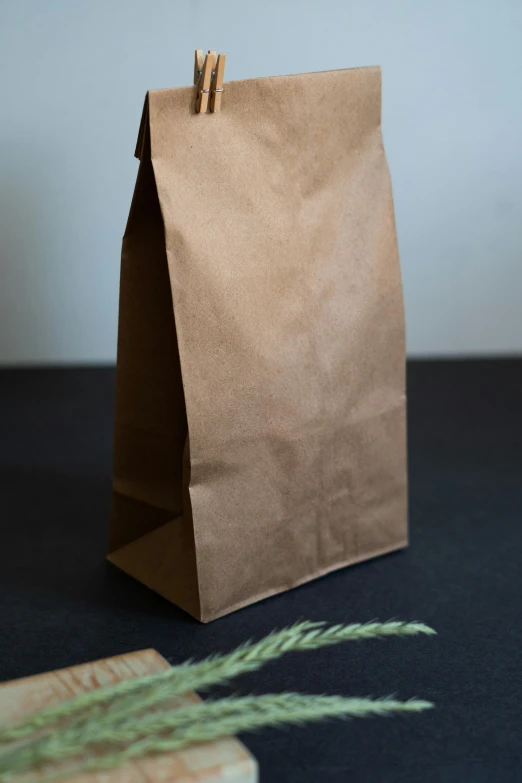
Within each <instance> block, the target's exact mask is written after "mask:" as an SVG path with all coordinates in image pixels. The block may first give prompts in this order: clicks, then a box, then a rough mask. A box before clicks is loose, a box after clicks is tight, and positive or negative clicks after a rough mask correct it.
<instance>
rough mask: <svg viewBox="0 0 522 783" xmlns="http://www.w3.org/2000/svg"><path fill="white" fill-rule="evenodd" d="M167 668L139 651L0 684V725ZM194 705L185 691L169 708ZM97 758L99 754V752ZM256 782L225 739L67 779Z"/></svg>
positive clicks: (28, 779) (235, 745)
mask: <svg viewBox="0 0 522 783" xmlns="http://www.w3.org/2000/svg"><path fill="white" fill-rule="evenodd" d="M168 667H169V664H168V663H167V661H166V660H165V659H164V658H163V657H162V656H161V655H160V654H159V653H158V652H156V650H140V651H139V652H134V653H129V654H126V655H119V656H116V657H115V658H106V659H104V660H101V661H94V662H93V663H85V664H81V665H80V666H72V667H71V668H68V669H60V670H59V671H55V672H47V673H46V674H39V675H36V676H34V677H25V678H24V679H21V680H13V681H11V682H7V683H4V684H2V685H0V726H6V725H9V724H13V723H18V722H19V721H21V720H22V719H23V718H26V717H28V716H29V715H31V714H32V713H34V712H37V711H38V710H40V709H42V708H43V707H47V706H49V705H51V704H58V703H59V702H61V701H65V700H66V699H70V698H71V697H73V696H76V695H77V694H79V693H84V692H85V691H90V690H93V689H94V688H101V687H103V686H106V685H113V684H114V683H117V682H120V681H122V680H128V679H131V678H132V677H143V676H145V675H147V674H154V673H156V672H160V671H163V670H164V669H167V668H168ZM199 700H200V699H199V697H198V696H197V694H195V693H193V692H189V693H187V694H185V695H184V696H181V697H179V698H176V700H175V704H174V705H173V706H177V707H181V706H186V705H187V704H193V703H197V702H198V701H199ZM99 755H103V750H101V751H100V754H99ZM61 767H62V764H56V765H54V766H53V767H52V770H53V771H54V770H58V769H60V768H61ZM47 769H49V771H50V770H51V768H50V767H48V768H47ZM47 769H46V771H47ZM39 777H40V776H39V774H38V773H36V774H34V773H32V774H30V775H23V776H22V775H20V776H19V777H17V778H16V783H18V781H20V783H37V781H38V779H39ZM257 780H258V770H257V762H256V760H255V759H254V757H253V756H252V755H251V754H250V753H249V752H248V751H247V749H246V748H245V747H244V746H243V745H242V744H241V743H240V742H239V740H237V739H235V737H224V738H222V739H219V740H214V741H212V742H205V743H200V744H198V745H194V746H192V747H190V748H187V749H185V750H180V751H176V752H174V753H163V754H160V755H157V756H149V757H148V758H142V759H139V760H133V761H132V762H129V763H128V764H126V765H125V766H123V767H120V768H119V769H116V770H108V771H105V772H97V773H89V774H88V775H81V776H76V777H71V778H69V779H68V783H69V781H70V783H156V781H158V782H159V781H161V783H225V782H226V783H257Z"/></svg>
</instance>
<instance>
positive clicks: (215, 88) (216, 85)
mask: <svg viewBox="0 0 522 783" xmlns="http://www.w3.org/2000/svg"><path fill="white" fill-rule="evenodd" d="M226 59H227V56H226V54H220V55H218V58H217V64H216V67H215V69H214V73H213V74H212V84H211V87H210V111H220V109H221V97H222V95H223V79H224V76H225V61H226Z"/></svg>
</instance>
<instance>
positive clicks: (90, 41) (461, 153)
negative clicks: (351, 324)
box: [0, 0, 522, 364]
mask: <svg viewBox="0 0 522 783" xmlns="http://www.w3.org/2000/svg"><path fill="white" fill-rule="evenodd" d="M521 40H522V3H520V1H519V0H467V1H466V0H463V1H462V2H455V0H438V2H430V3H426V2H419V0H394V1H393V2H390V0H353V1H350V2H347V1H346V0H321V1H320V2H317V0H314V2H307V1H306V0H301V2H298V0H295V1H294V2H288V1H287V2H284V1H282V0H264V1H263V2H261V3H250V2H248V1H247V0H244V2H236V1H235V0H219V2H208V1H207V0H192V1H189V0H178V1H177V2H174V0H170V2H169V1H168V0H147V2H144V0H140V2H137V1H135V0H45V2H42V1H41V0H0V96H1V98H0V105H1V116H2V122H1V126H0V363H2V364H10V363H19V364H23V363H44V362H51V363H60V362H99V361H113V360H114V358H115V348H116V326H117V305H118V275H119V254H120V244H121V235H122V233H123V229H124V225H125V220H126V216H127V211H128V207H129V204H130V199H131V195H132V189H133V185H134V179H135V175H136V170H137V161H135V159H134V158H133V149H134V142H135V137H136V133H137V129H138V124H139V119H140V112H141V107H142V102H143V97H144V95H145V92H146V90H147V89H149V88H157V87H168V86H177V85H182V84H189V83H190V81H191V78H192V67H193V50H194V48H196V47H199V48H203V49H208V48H214V49H217V50H218V51H224V52H226V53H227V56H228V63H227V71H226V78H227V79H238V78H247V77H253V76H265V75H274V74H280V73H295V72H301V71H314V70H325V69H330V68H342V67H347V66H348V67H351V66H358V65H373V64H380V65H382V66H383V71H384V100H383V127H384V137H385V145H386V149H387V153H388V158H389V162H390V167H391V170H392V177H393V184H394V194H395V202H396V213H397V223H398V232H399V244H400V250H401V257H402V268H403V277H404V287H405V296H406V309H407V323H408V348H409V352H410V354H411V355H446V354H448V355H449V354H491V353H509V352H517V351H520V350H521V349H522V306H521V300H522V257H521V256H522V253H521V247H522V220H521V212H522V209H521V208H522V187H521V183H522V154H521V143H522V100H521V97H522V96H521V91H522V88H521V86H520V85H521V77H522V46H521V45H520V42H521ZM202 154H204V151H202Z"/></svg>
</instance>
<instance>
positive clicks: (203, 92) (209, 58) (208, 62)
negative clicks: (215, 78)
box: [194, 49, 216, 114]
mask: <svg viewBox="0 0 522 783" xmlns="http://www.w3.org/2000/svg"><path fill="white" fill-rule="evenodd" d="M202 59H203V52H202V51H201V49H196V55H195V58H194V79H195V78H196V69H197V71H198V80H197V82H196V88H197V89H196V112H197V113H198V114H200V113H201V114H203V113H204V112H206V111H207V108H208V100H209V97H210V82H211V80H212V71H213V70H214V67H215V64H216V53H215V52H212V51H209V52H208V54H207V55H206V57H205V62H204V63H203V66H202V67H201V68H200V67H199V66H200V64H201V61H202Z"/></svg>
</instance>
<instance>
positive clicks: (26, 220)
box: [0, 140, 63, 363]
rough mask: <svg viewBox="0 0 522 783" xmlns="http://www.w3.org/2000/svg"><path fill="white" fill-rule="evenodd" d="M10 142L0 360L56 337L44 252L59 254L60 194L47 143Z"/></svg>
mask: <svg viewBox="0 0 522 783" xmlns="http://www.w3.org/2000/svg"><path fill="white" fill-rule="evenodd" d="M40 152H41V154H39V155H37V154H35V149H34V140H31V145H30V146H29V144H27V145H22V144H20V143H18V144H17V143H14V144H13V149H12V151H11V153H10V154H7V155H4V156H3V158H2V169H1V171H0V215H1V224H2V231H1V234H0V266H1V279H2V285H1V286H0V361H1V362H5V363H11V362H15V361H17V360H18V359H19V357H20V356H23V357H27V359H28V360H29V361H30V360H36V361H37V360H38V358H39V357H40V356H42V355H45V354H46V353H49V352H50V349H51V346H52V341H53V339H54V340H55V341H56V330H57V325H56V323H55V321H54V319H53V310H54V308H55V305H56V298H57V297H59V296H60V292H59V291H56V290H53V284H52V280H51V278H50V276H49V275H48V270H47V269H46V267H45V264H44V263H43V260H44V258H45V257H46V256H49V255H55V257H56V258H59V257H60V256H62V255H63V250H61V251H60V252H58V250H59V244H60V236H61V234H63V229H62V228H61V226H60V221H61V215H60V199H59V198H58V194H57V193H56V192H55V191H53V184H54V183H53V177H52V168H53V162H52V158H51V156H50V155H49V150H48V149H41V151H40Z"/></svg>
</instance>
